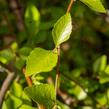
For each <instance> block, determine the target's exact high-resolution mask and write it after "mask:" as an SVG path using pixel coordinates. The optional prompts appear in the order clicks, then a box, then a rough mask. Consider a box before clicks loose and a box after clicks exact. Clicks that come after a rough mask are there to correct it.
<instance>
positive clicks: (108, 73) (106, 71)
mask: <svg viewBox="0 0 109 109" xmlns="http://www.w3.org/2000/svg"><path fill="white" fill-rule="evenodd" d="M104 72H105V73H106V74H107V75H109V65H107V66H106V68H105V71H104Z"/></svg>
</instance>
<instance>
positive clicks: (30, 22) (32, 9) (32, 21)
mask: <svg viewBox="0 0 109 109" xmlns="http://www.w3.org/2000/svg"><path fill="white" fill-rule="evenodd" d="M24 17H25V25H26V27H27V29H28V31H29V33H30V34H31V35H32V34H35V33H36V32H37V27H38V25H39V21H40V13H39V11H38V9H37V8H36V6H35V5H34V4H32V3H29V4H28V6H27V9H26V11H25V16H24Z"/></svg>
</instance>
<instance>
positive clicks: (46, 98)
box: [24, 84, 56, 109]
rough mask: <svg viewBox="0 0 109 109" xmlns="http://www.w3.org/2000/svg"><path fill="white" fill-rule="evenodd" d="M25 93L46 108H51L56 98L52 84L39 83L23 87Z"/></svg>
mask: <svg viewBox="0 0 109 109" xmlns="http://www.w3.org/2000/svg"><path fill="white" fill-rule="evenodd" d="M24 91H25V93H26V94H27V95H28V96H29V97H30V98H32V99H33V100H34V101H35V102H36V103H38V104H41V105H43V106H45V108H46V109H52V107H53V106H54V103H55V102H54V101H55V99H56V95H55V90H54V86H53V85H48V84H40V85H34V86H32V87H27V88H25V90H24Z"/></svg>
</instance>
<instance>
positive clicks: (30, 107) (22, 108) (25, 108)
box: [19, 104, 37, 109]
mask: <svg viewBox="0 0 109 109" xmlns="http://www.w3.org/2000/svg"><path fill="white" fill-rule="evenodd" d="M19 109H37V108H36V107H32V106H29V105H25V104H24V105H22V106H21V107H20V108H19Z"/></svg>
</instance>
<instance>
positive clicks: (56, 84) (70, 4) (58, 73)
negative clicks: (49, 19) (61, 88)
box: [55, 0, 74, 102]
mask: <svg viewBox="0 0 109 109" xmlns="http://www.w3.org/2000/svg"><path fill="white" fill-rule="evenodd" d="M73 2H74V0H70V3H69V5H68V8H67V12H66V13H68V12H70V10H71V7H72V5H73ZM57 53H58V63H57V67H56V80H55V93H56V96H57V91H58V80H59V78H60V72H59V66H60V46H58V47H57ZM55 102H56V101H55Z"/></svg>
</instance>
